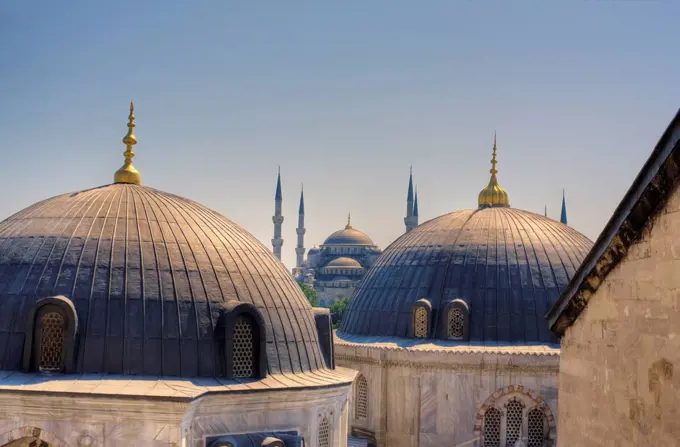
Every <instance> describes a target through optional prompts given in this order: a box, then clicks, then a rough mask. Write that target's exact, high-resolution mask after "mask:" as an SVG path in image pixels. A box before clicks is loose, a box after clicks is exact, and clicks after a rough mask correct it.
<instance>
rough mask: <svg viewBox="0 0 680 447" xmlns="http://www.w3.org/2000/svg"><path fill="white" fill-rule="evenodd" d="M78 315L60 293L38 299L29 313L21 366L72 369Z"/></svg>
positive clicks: (50, 370)
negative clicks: (55, 295)
mask: <svg viewBox="0 0 680 447" xmlns="http://www.w3.org/2000/svg"><path fill="white" fill-rule="evenodd" d="M77 326H78V319H77V316H76V313H75V308H74V307H73V303H71V301H70V300H69V299H68V298H66V297H63V296H57V297H47V298H41V299H40V300H38V301H37V302H36V303H35V304H34V306H33V307H32V309H31V310H30V312H29V315H28V321H27V327H26V334H27V336H26V338H25V340H24V359H23V367H24V369H25V370H27V371H37V372H45V373H61V372H66V373H68V372H71V367H70V366H71V365H72V363H73V361H72V360H73V345H74V341H75V335H76V329H77Z"/></svg>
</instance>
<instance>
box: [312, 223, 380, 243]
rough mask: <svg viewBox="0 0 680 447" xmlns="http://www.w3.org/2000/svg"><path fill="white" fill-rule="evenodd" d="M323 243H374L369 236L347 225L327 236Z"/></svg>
mask: <svg viewBox="0 0 680 447" xmlns="http://www.w3.org/2000/svg"><path fill="white" fill-rule="evenodd" d="M323 244H324V245H375V244H374V243H373V241H372V240H371V238H370V237H368V236H367V235H366V234H365V233H362V232H361V231H359V230H356V229H354V228H353V227H351V226H349V225H347V226H346V227H345V228H343V229H342V230H338V231H336V232H335V233H333V234H331V235H330V236H328V238H327V239H326V240H325V241H324V243H323Z"/></svg>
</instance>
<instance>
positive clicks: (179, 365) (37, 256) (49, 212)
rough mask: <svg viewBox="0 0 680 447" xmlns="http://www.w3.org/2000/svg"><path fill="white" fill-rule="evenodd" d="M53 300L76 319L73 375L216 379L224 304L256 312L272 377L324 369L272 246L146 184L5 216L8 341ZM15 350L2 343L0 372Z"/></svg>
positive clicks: (0, 235) (308, 315) (17, 354)
mask: <svg viewBox="0 0 680 447" xmlns="http://www.w3.org/2000/svg"><path fill="white" fill-rule="evenodd" d="M55 295H63V296H65V297H67V298H69V299H70V300H71V301H72V302H73V303H74V305H75V308H76V311H77V315H78V320H79V323H78V324H79V326H78V335H77V336H78V337H79V339H78V340H79V341H78V343H77V351H76V353H75V356H74V357H75V358H76V359H77V364H76V365H75V371H74V372H100V373H125V374H140V375H173V376H187V377H188V376H213V375H215V374H216V364H215V362H216V357H217V355H216V354H215V353H214V352H213V351H214V349H215V348H214V346H215V343H214V335H213V329H214V327H215V324H216V322H217V319H218V318H219V316H220V312H221V309H222V307H221V304H223V303H225V302H226V301H230V300H237V301H241V302H244V303H250V304H253V305H255V306H256V307H257V308H258V309H259V311H260V312H261V314H262V316H263V319H264V324H265V328H266V345H267V349H266V352H267V363H268V367H269V372H270V373H277V372H295V371H303V370H309V369H318V368H323V367H324V363H323V359H322V354H321V350H320V347H319V342H318V338H317V333H316V330H315V323H314V316H313V311H312V308H311V306H310V305H309V302H308V301H307V299H306V298H305V296H304V294H303V293H302V291H301V290H300V288H299V286H298V285H297V284H296V283H295V281H294V280H293V279H292V277H291V276H290V275H289V274H288V272H287V271H286V269H285V267H284V266H283V265H282V264H281V263H280V262H279V261H278V260H276V258H274V256H273V255H272V254H271V252H270V251H269V250H268V249H267V248H266V247H265V246H264V245H262V244H261V243H260V242H259V241H258V240H257V239H255V238H254V237H253V236H252V235H251V234H250V233H248V232H247V231H246V230H244V229H243V228H241V227H239V226H238V225H236V224H235V223H233V222H231V221H230V220H228V219H227V218H225V217H223V216H222V215H220V214H218V213H217V212H215V211H212V210H210V209H208V208H206V207H204V206H202V205H199V204H198V203H195V202H192V201H191V200H188V199H185V198H182V197H178V196H175V195H172V194H168V193H164V192H161V191H158V190H155V189H152V188H148V187H144V186H140V185H134V184H113V185H108V186H103V187H100V188H95V189H90V190H86V191H81V192H76V193H71V194H64V195H60V196H57V197H54V198H51V199H47V200H44V201H42V202H38V203H36V204H34V205H32V206H30V207H28V208H26V209H24V210H23V211H20V212H18V213H17V214H15V215H13V216H11V217H9V218H8V219H6V220H4V221H3V222H0V308H1V309H2V312H0V315H5V317H2V316H0V320H5V321H4V322H3V321H0V324H1V325H3V327H5V328H7V330H8V331H9V333H8V334H7V336H6V337H5V338H4V340H14V341H16V340H23V337H24V336H25V333H24V332H25V330H26V329H25V327H26V326H25V324H24V322H25V321H26V318H27V317H25V315H28V314H27V312H28V309H29V308H30V307H31V306H32V304H33V303H34V302H35V301H36V300H38V299H40V298H43V297H49V296H55ZM9 316H11V319H12V320H16V321H17V323H16V324H10V322H9V320H8V318H9ZM0 339H2V338H1V337H0ZM8 343H9V341H8ZM16 344H17V343H15V342H12V344H11V345H12V346H15V345H16ZM21 356H22V350H21V349H14V348H12V349H9V348H7V349H5V348H4V347H3V349H2V350H0V369H17V368H18V367H19V365H21Z"/></svg>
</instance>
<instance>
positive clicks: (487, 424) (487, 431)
mask: <svg viewBox="0 0 680 447" xmlns="http://www.w3.org/2000/svg"><path fill="white" fill-rule="evenodd" d="M500 445H501V412H500V411H499V410H498V409H496V408H493V407H491V408H489V409H488V410H486V413H484V447H500Z"/></svg>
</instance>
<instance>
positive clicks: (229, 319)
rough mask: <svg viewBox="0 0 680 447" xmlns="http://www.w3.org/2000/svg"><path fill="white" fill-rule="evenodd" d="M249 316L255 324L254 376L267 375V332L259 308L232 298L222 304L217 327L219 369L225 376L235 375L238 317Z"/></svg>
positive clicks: (229, 377)
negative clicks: (235, 330)
mask: <svg viewBox="0 0 680 447" xmlns="http://www.w3.org/2000/svg"><path fill="white" fill-rule="evenodd" d="M240 316H245V317H247V318H248V319H249V320H250V322H251V324H252V326H253V369H254V370H253V378H254V379H264V378H265V377H267V333H266V326H265V324H264V319H263V318H262V314H261V313H260V311H259V309H258V308H257V307H255V306H254V305H253V304H250V303H243V302H241V301H236V300H230V301H227V302H226V303H225V304H224V305H223V306H222V313H221V315H220V317H219V319H218V321H217V324H216V327H215V338H216V342H217V349H216V352H217V356H218V358H217V361H216V364H217V365H218V371H219V372H220V374H221V375H222V376H223V377H226V378H227V379H233V378H235V377H234V363H233V360H234V328H235V327H236V322H237V319H238V317H240Z"/></svg>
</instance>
